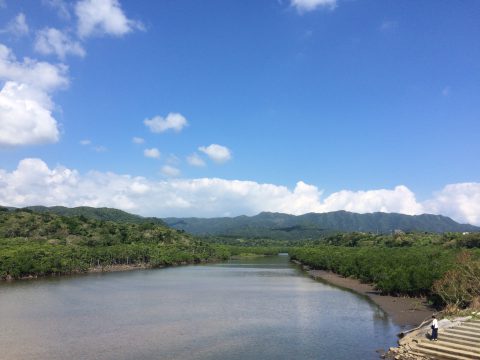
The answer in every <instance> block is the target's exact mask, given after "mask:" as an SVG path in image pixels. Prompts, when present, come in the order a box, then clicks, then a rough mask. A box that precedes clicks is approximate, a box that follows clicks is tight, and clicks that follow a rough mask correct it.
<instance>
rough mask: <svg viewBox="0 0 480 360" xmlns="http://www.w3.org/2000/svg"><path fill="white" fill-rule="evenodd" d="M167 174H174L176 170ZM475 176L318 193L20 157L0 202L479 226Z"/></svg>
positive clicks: (1, 183) (479, 191) (479, 189)
mask: <svg viewBox="0 0 480 360" xmlns="http://www.w3.org/2000/svg"><path fill="white" fill-rule="evenodd" d="M167 175H169V176H178V175H179V173H177V172H175V170H174V169H168V171H167ZM479 199H480V184H479V183H463V184H451V185H447V186H445V187H444V189H442V190H441V191H440V192H438V193H436V194H434V195H433V197H432V198H431V199H429V200H427V201H425V202H418V201H417V200H416V199H415V194H414V193H413V192H412V191H411V190H409V189H408V188H407V187H405V186H403V185H400V186H397V187H395V188H394V189H376V190H367V191H349V190H343V191H338V192H335V193H332V194H330V195H328V196H327V197H325V198H323V193H322V191H321V190H320V189H318V188H317V187H316V186H314V185H309V184H306V183H304V182H302V181H299V182H298V183H297V184H296V186H295V188H293V189H289V188H287V187H286V186H282V185H275V184H261V183H257V182H254V181H240V180H225V179H218V178H200V179H168V180H152V179H147V178H145V177H141V176H132V175H122V174H116V173H112V172H100V171H90V172H88V173H86V174H80V173H79V172H78V171H77V170H74V169H69V168H66V167H64V166H56V167H54V168H49V167H48V165H47V164H46V163H45V162H44V161H42V160H41V159H34V158H29V159H24V160H22V161H20V162H19V164H18V166H17V168H16V169H15V170H13V171H10V172H9V171H7V170H2V169H0V204H2V205H7V206H28V205H47V206H51V205H64V206H82V205H85V206H94V207H102V206H106V207H114V208H119V209H122V210H127V211H132V212H135V213H138V214H141V215H147V216H160V217H166V216H181V217H188V216H199V217H214V216H234V215H242V214H245V215H254V214H257V213H259V212H261V211H272V212H284V213H289V214H295V215H299V214H304V213H308V212H328V211H334V210H348V211H354V212H359V213H368V212H375V211H382V212H398V213H403V214H409V215H413V214H421V213H435V214H442V215H446V216H450V217H452V218H453V219H455V220H457V221H460V222H468V223H472V224H475V225H480V218H479V216H478V214H479V209H478V204H479V203H480V202H479Z"/></svg>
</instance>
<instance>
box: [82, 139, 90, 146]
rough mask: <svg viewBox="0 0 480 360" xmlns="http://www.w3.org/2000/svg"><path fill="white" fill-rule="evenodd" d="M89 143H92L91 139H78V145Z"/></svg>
mask: <svg viewBox="0 0 480 360" xmlns="http://www.w3.org/2000/svg"><path fill="white" fill-rule="evenodd" d="M91 144H92V140H89V139H85V140H80V145H83V146H87V145H91Z"/></svg>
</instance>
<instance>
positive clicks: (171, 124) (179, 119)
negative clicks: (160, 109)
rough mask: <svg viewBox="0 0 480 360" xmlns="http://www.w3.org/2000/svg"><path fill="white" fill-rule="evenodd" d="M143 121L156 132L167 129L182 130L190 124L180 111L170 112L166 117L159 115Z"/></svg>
mask: <svg viewBox="0 0 480 360" xmlns="http://www.w3.org/2000/svg"><path fill="white" fill-rule="evenodd" d="M143 123H144V124H145V126H146V127H148V128H149V129H150V131H151V132H154V133H162V132H165V131H167V130H173V131H175V132H180V131H182V129H183V128H184V127H185V126H187V125H188V122H187V119H185V117H184V116H183V115H182V114H179V113H169V114H168V115H167V117H165V118H164V117H162V116H159V115H157V116H154V117H153V118H151V119H145V120H144V121H143Z"/></svg>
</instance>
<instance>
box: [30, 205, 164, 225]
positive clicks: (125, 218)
mask: <svg viewBox="0 0 480 360" xmlns="http://www.w3.org/2000/svg"><path fill="white" fill-rule="evenodd" d="M25 209H30V210H33V211H35V212H42V213H53V214H57V215H61V216H68V217H72V216H84V217H85V218H87V219H94V220H103V221H113V222H117V223H132V224H143V223H152V224H156V225H165V223H164V222H163V221H162V220H161V219H159V218H155V217H142V216H140V215H134V214H130V213H127V212H125V211H122V210H118V209H113V208H106V207H103V208H94V207H89V206H79V207H74V208H68V207H65V206H52V207H46V206H28V207H26V208H25Z"/></svg>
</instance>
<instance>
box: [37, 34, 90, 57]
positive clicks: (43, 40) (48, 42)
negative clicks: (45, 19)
mask: <svg viewBox="0 0 480 360" xmlns="http://www.w3.org/2000/svg"><path fill="white" fill-rule="evenodd" d="M35 50H36V51H37V52H39V53H41V54H44V55H50V54H55V55H57V56H58V57H59V58H60V59H61V60H64V59H65V57H66V56H67V55H76V56H80V57H84V56H85V54H86V52H85V49H84V48H83V47H82V45H81V44H80V43H79V42H78V41H74V40H72V39H71V38H70V37H69V36H68V35H67V34H66V33H65V32H62V31H60V30H58V29H55V28H45V29H43V30H40V31H38V32H37V38H36V40H35Z"/></svg>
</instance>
